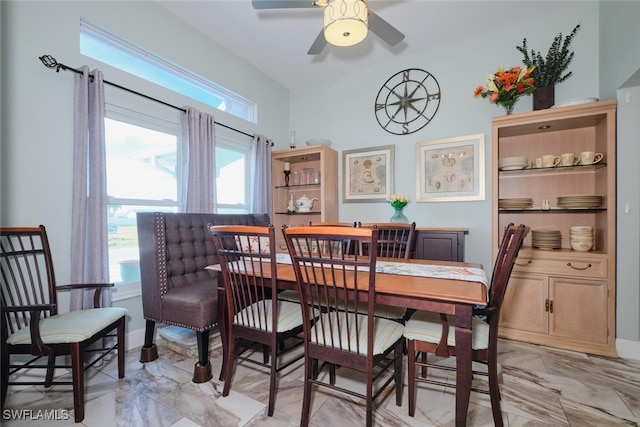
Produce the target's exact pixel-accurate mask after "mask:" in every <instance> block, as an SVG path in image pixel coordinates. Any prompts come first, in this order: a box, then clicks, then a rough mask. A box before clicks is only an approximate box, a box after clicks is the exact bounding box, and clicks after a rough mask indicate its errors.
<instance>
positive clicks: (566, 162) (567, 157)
mask: <svg viewBox="0 0 640 427" xmlns="http://www.w3.org/2000/svg"><path fill="white" fill-rule="evenodd" d="M577 163H578V158H576V155H575V154H574V153H563V154H561V155H560V165H561V166H573V165H575V164H577Z"/></svg>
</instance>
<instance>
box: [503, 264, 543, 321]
mask: <svg viewBox="0 0 640 427" xmlns="http://www.w3.org/2000/svg"><path fill="white" fill-rule="evenodd" d="M547 300H548V280H547V276H543V275H536V274H526V273H525V274H522V273H512V274H511V279H510V280H509V284H508V286H507V292H506V294H505V297H504V301H503V302H502V309H501V311H500V327H501V328H513V329H519V330H523V331H529V332H537V333H542V334H547V333H548V331H549V313H548V312H547V311H546V310H547V305H546V302H547Z"/></svg>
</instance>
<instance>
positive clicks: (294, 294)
mask: <svg viewBox="0 0 640 427" xmlns="http://www.w3.org/2000/svg"><path fill="white" fill-rule="evenodd" d="M356 226H357V223H356V222H355V221H354V222H340V221H332V222H320V221H316V222H313V221H309V227H351V228H353V227H356ZM334 244H336V245H340V246H341V247H342V250H343V251H344V252H345V253H353V252H354V249H353V246H352V245H351V242H350V241H348V240H347V241H344V242H335V243H334ZM278 298H280V299H281V300H284V301H291V302H297V303H299V302H300V294H298V291H296V290H294V289H287V290H284V291H281V292H280V293H279V294H278Z"/></svg>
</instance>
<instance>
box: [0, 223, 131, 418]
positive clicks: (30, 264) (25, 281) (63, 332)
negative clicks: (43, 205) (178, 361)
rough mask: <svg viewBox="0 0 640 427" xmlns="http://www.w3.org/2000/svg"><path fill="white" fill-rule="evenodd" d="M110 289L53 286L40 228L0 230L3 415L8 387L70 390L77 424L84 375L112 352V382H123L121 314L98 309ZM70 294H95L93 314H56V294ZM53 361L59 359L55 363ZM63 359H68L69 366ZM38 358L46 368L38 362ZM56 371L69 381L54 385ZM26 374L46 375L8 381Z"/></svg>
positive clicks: (50, 263) (121, 311)
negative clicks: (114, 374)
mask: <svg viewBox="0 0 640 427" xmlns="http://www.w3.org/2000/svg"><path fill="white" fill-rule="evenodd" d="M112 286H113V283H104V284H99V283H94V284H73V285H61V286H57V284H56V279H55V275H54V269H53V258H52V254H51V248H50V247H49V240H48V239H47V232H46V229H45V227H44V226H43V225H40V226H39V227H11V228H0V291H1V293H0V296H1V300H2V320H1V321H2V342H1V343H0V353H1V359H2V372H1V374H2V387H1V388H2V408H3V409H4V405H5V399H6V397H7V392H8V387H9V385H44V386H45V387H46V388H49V387H51V386H52V385H61V384H64V385H72V387H73V411H74V419H75V422H81V421H82V420H83V419H84V414H85V411H84V409H85V405H84V400H85V380H84V372H85V371H86V370H87V369H89V368H90V367H91V366H93V365H94V364H96V363H97V362H99V361H100V360H102V359H103V358H104V357H105V356H106V355H107V354H109V353H111V352H112V351H114V350H116V351H117V353H118V378H124V371H125V365H124V355H125V342H124V339H125V318H126V315H127V310H126V309H125V308H121V307H105V308H100V301H101V292H102V290H103V289H107V288H109V287H112ZM73 289H95V293H94V297H93V304H94V308H92V309H86V310H78V311H71V312H67V313H61V312H60V310H59V304H58V297H57V292H59V291H71V290H73ZM114 338H115V339H114ZM13 356H17V357H13ZM31 356H33V357H31ZM58 356H63V358H62V359H63V360H62V361H61V362H60V363H58V362H57V357H58ZM64 356H68V357H70V360H71V365H70V366H69V362H68V361H67V360H65V359H66V357H64ZM42 358H46V363H43V362H44V361H43V362H39V361H40V360H41V359H42ZM56 368H58V369H68V368H71V381H69V380H68V379H65V378H64V377H58V378H57V379H54V371H55V369H56ZM32 369H37V370H45V371H46V373H45V375H43V376H42V377H39V376H38V375H32V374H29V375H27V377H24V376H22V377H21V376H20V375H17V376H16V377H14V378H16V379H15V380H11V378H10V377H12V376H14V375H15V374H18V373H19V372H24V371H30V370H32ZM23 370H24V371H23ZM30 372H33V371H30Z"/></svg>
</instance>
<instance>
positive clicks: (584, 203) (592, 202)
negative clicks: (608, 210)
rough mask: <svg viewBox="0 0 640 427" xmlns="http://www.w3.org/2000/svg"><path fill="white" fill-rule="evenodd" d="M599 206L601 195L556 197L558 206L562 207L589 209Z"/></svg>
mask: <svg viewBox="0 0 640 427" xmlns="http://www.w3.org/2000/svg"><path fill="white" fill-rule="evenodd" d="M600 206H602V196H597V195H595V194H581V195H574V196H559V197H558V207H559V208H563V209H590V208H599V207H600Z"/></svg>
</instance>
